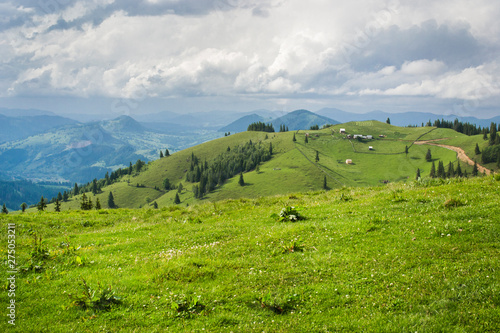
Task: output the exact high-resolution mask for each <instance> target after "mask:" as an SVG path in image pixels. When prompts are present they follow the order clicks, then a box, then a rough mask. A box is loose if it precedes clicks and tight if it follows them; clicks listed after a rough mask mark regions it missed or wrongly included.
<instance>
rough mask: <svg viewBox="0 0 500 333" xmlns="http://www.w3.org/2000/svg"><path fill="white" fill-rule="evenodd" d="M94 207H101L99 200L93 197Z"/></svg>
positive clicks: (97, 208)
mask: <svg viewBox="0 0 500 333" xmlns="http://www.w3.org/2000/svg"><path fill="white" fill-rule="evenodd" d="M95 209H96V210H99V209H101V202H100V201H99V198H96V199H95Z"/></svg>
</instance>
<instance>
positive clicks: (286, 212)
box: [271, 206, 305, 222]
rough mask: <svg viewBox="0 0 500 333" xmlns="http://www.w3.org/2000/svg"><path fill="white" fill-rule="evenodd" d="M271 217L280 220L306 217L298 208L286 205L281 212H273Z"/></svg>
mask: <svg viewBox="0 0 500 333" xmlns="http://www.w3.org/2000/svg"><path fill="white" fill-rule="evenodd" d="M271 218H273V219H275V220H277V221H278V222H288V221H290V222H296V221H299V220H304V219H305V218H304V217H303V216H302V215H300V213H299V210H298V209H297V208H295V207H291V206H286V207H284V208H283V209H282V210H281V212H280V213H279V214H272V215H271Z"/></svg>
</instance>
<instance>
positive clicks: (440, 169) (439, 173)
mask: <svg viewBox="0 0 500 333" xmlns="http://www.w3.org/2000/svg"><path fill="white" fill-rule="evenodd" d="M437 177H438V178H445V177H446V172H445V171H444V164H443V161H439V163H438V169H437Z"/></svg>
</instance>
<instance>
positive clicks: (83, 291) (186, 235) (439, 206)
mask: <svg viewBox="0 0 500 333" xmlns="http://www.w3.org/2000/svg"><path fill="white" fill-rule="evenodd" d="M319 134H320V135H319V137H317V138H315V140H313V141H314V146H313V147H314V149H317V150H318V151H320V161H319V163H318V164H319V167H320V168H321V169H323V170H327V171H328V172H331V173H332V174H336V173H338V174H341V172H340V171H339V170H340V168H344V167H346V166H344V165H342V166H341V165H340V164H338V165H337V164H335V162H333V161H324V160H326V158H323V156H324V155H327V154H328V153H329V152H332V151H335V149H339V151H338V156H339V157H338V158H339V159H340V158H344V157H345V156H342V157H341V153H342V151H341V150H340V148H337V146H339V145H340V144H339V145H333V144H332V145H330V144H329V141H328V140H326V139H327V137H328V135H327V132H326V131H325V132H320V133H319ZM290 135H292V134H291V133H285V134H283V135H278V134H276V139H275V140H277V139H278V138H279V137H281V136H283V137H284V138H285V139H283V141H284V142H287V144H288V142H290V144H292V145H293V143H292V142H291V140H288V139H289V138H288V137H286V136H290ZM401 135H404V133H401ZM333 136H334V137H335V134H333ZM331 137H332V135H331V134H330V138H331ZM290 138H291V137H290ZM269 139H270V138H269ZM302 139H303V137H301V140H302ZM323 139H325V140H323ZM219 140H220V139H219ZM329 140H330V139H329ZM341 140H342V139H338V141H339V142H342V141H341ZM387 140H390V138H388V139H387ZM216 141H217V140H216ZM396 143H397V144H400V143H398V142H395V144H396ZM213 144H214V145H215V143H213ZM349 145H350V144H349ZM360 145H361V143H360ZM225 146H226V145H225V144H221V147H222V148H225ZM361 146H362V145H361ZM222 148H221V149H222ZM297 148H298V149H300V150H301V151H303V152H304V153H305V154H306V156H308V157H309V158H311V156H312V158H313V161H314V155H313V150H312V149H313V148H309V147H307V146H306V145H305V144H302V142H298V143H297ZM415 148H420V147H416V146H414V147H412V149H411V151H412V152H413V149H415ZM356 149H360V150H361V148H360V147H358V146H357V147H356ZM380 149H382V148H380ZM415 151H417V150H416V149H415ZM296 152H297V149H292V150H290V151H286V150H285V149H283V152H282V153H279V154H281V155H278V156H280V158H288V159H290V161H297V160H298V159H299V158H300V156H303V155H302V154H301V153H298V154H297V153H296ZM335 154H336V155H337V153H335ZM420 154H421V152H418V154H417V155H420ZM175 155H176V154H174V155H172V159H173V158H174V156H175ZM403 155H404V154H403ZM415 156H416V155H415ZM410 158H411V156H410ZM276 160H277V159H276ZM410 161H411V163H410V162H409V164H410V165H413V164H412V163H415V165H420V164H419V163H423V162H421V161H420V160H410ZM273 162H276V161H273V159H271V161H269V162H268V163H269V165H268V166H267V165H263V166H262V167H261V174H258V173H256V172H254V173H252V172H251V173H249V174H248V177H247V174H245V177H247V179H248V182H249V183H252V182H253V183H255V184H256V183H257V182H258V178H259V177H261V176H263V175H266V174H267V173H271V172H273V171H275V170H273V168H275V167H277V166H276V165H273V164H272V163H273ZM179 163H180V162H179ZM355 163H359V164H356V165H355V166H359V167H360V168H361V167H362V164H361V162H355ZM158 164H160V163H158ZM291 166H293V165H291ZM314 167H315V168H316V170H318V169H317V168H318V167H317V166H314ZM154 168H158V169H157V170H156V169H154ZM364 168H365V170H366V169H367V168H368V167H366V166H365V167H364ZM149 170H156V172H160V170H163V169H162V168H161V167H160V166H156V164H154V165H150V166H149ZM293 170H294V169H293V168H290V171H286V170H281V171H286V172H289V173H290V175H288V176H287V174H286V172H282V173H281V174H282V175H283V177H284V181H285V182H288V181H290V179H293V178H292V177H294V176H293V174H292V171H293ZM164 172H173V171H168V170H167V171H164ZM334 172H336V173H334ZM138 177H139V176H138ZM144 177H146V176H145V175H144ZM252 177H253V178H252ZM286 177H291V178H286ZM338 177H339V179H340V180H342V179H343V178H341V177H340V176H338ZM360 177H361V176H360ZM321 178H322V177H321ZM346 178H347V177H346ZM146 181H147V180H146V179H144V180H142V182H146ZM297 181H298V182H300V181H302V180H297ZM233 182H234V183H235V182H236V181H234V180H231V181H230V182H229V183H228V184H227V187H228V188H229V189H231V186H235V184H233ZM346 183H347V181H346ZM236 185H237V184H236ZM113 186H116V187H117V190H118V187H119V186H127V185H126V184H122V183H119V184H114V185H113ZM225 186H226V185H225ZM251 187H252V186H251V185H249V186H248V188H251ZM218 194H219V193H215V194H214V197H216V196H217V195H218ZM150 195H151V194H150ZM220 195H221V196H222V194H220ZM183 196H185V198H187V196H188V193H187V192H186V193H185V194H183ZM499 197H500V179H499V178H498V177H497V178H496V179H495V178H494V177H479V178H474V179H451V180H428V179H423V180H421V181H418V182H417V181H414V180H411V179H410V180H407V181H404V182H399V183H390V184H389V185H387V186H368V187H359V188H354V187H344V186H339V187H338V188H336V189H332V190H330V191H318V190H316V191H309V192H303V191H300V193H299V192H297V193H288V194H284V195H277V196H267V197H258V198H253V199H248V198H241V199H226V200H222V201H219V202H211V201H210V200H209V199H205V200H204V201H203V202H202V203H201V204H198V205H189V207H185V206H170V207H163V208H160V209H157V210H155V209H150V208H143V209H116V210H109V209H102V210H99V211H96V210H93V211H79V210H64V211H63V212H61V213H54V212H42V213H24V214H8V215H0V221H1V223H2V228H3V230H4V231H3V232H2V233H1V234H0V235H1V236H0V238H1V242H0V243H1V244H3V245H2V248H0V252H1V253H2V255H3V257H4V261H3V263H4V269H2V273H1V275H2V281H4V283H3V284H2V285H3V287H2V292H1V293H0V303H1V304H3V309H4V311H6V305H7V304H8V302H9V300H10V298H9V297H8V296H7V293H8V288H9V287H8V283H7V282H6V281H7V280H6V279H7V277H8V273H7V269H8V268H7V266H6V265H7V231H6V230H7V224H8V223H15V225H16V227H15V228H16V260H17V268H18V269H19V273H17V275H16V287H17V289H16V296H15V299H16V311H17V312H16V325H15V327H12V326H11V325H10V324H8V322H7V321H8V317H6V316H3V319H2V321H1V323H0V331H7V330H11V331H17V332H101V331H102V332H165V331H172V332H257V331H258V332H339V331H342V332H360V331H366V332H417V331H418V332H498V331H500V320H499V318H500V308H499V307H500V276H499V275H498V274H499V270H500V263H499V260H498V258H499V257H500V246H499V240H500V218H499V216H500V205H499V199H498V198H499ZM117 200H122V199H118V198H117ZM123 200H125V199H123ZM160 200H163V197H162V198H161V199H159V202H160ZM166 200H167V199H166ZM102 201H104V200H102ZM165 204H166V203H165ZM160 207H161V205H160ZM285 207H296V209H297V210H298V212H299V214H300V216H303V217H304V219H299V220H297V221H295V222H292V221H289V220H285V221H278V219H277V218H276V216H273V217H271V216H272V215H273V214H279V213H280V212H281V211H282V209H283V208H285Z"/></svg>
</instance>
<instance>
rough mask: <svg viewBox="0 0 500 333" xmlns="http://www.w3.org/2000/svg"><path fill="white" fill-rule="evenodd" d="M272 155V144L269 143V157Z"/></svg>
mask: <svg viewBox="0 0 500 333" xmlns="http://www.w3.org/2000/svg"><path fill="white" fill-rule="evenodd" d="M272 154H273V143H272V142H270V143H269V155H272Z"/></svg>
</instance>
